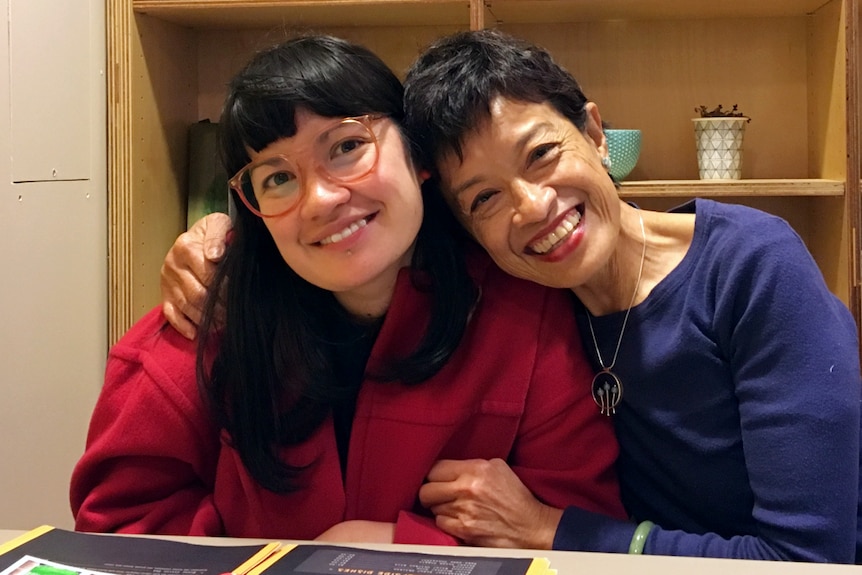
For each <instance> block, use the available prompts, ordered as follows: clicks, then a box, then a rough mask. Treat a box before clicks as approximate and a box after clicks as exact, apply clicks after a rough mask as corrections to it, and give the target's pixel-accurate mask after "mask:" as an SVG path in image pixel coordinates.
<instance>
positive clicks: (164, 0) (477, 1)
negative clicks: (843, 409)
mask: <svg viewBox="0 0 862 575" xmlns="http://www.w3.org/2000/svg"><path fill="white" fill-rule="evenodd" d="M857 2H858V0H828V1H824V0H756V1H751V0H725V1H723V2H702V1H692V0H329V1H323V0H320V1H318V0H293V1H289V0H283V1H278V0H269V1H264V0H220V1H219V0H187V1H179V0H109V2H108V19H109V22H108V42H109V59H110V62H109V68H108V70H109V76H110V78H109V92H110V93H109V154H110V157H109V166H110V210H109V211H110V215H109V217H110V226H111V228H110V229H111V236H110V257H111V269H110V278H111V282H112V285H111V290H110V291H111V294H112V299H111V301H110V314H109V315H110V324H111V325H110V337H111V340H112V341H114V340H116V339H117V338H118V337H119V336H120V335H121V334H122V333H123V332H124V331H125V330H126V329H127V328H128V327H129V326H130V325H131V324H132V323H133V322H134V321H135V320H136V319H137V318H138V317H140V316H141V315H142V314H143V313H144V312H145V311H146V310H147V309H149V308H150V307H152V306H153V305H155V304H156V303H158V301H159V288H158V280H159V269H160V266H161V262H162V259H163V257H164V255H165V253H166V252H167V250H168V249H169V247H170V245H171V244H172V242H173V240H174V238H175V237H176V236H177V234H179V233H180V232H181V231H182V230H183V228H184V225H185V201H186V187H187V186H186V180H187V168H186V165H187V155H188V154H187V150H186V147H187V132H188V128H189V125H191V124H192V123H194V122H196V121H198V120H201V119H205V118H210V119H213V120H215V119H216V118H217V117H218V115H219V108H220V105H221V100H222V98H223V95H224V86H225V85H226V83H227V81H228V79H229V78H230V77H231V75H232V74H233V73H234V72H236V71H237V69H238V68H239V67H240V66H241V65H242V64H243V63H244V62H245V61H246V60H247V59H248V58H249V56H250V55H251V54H252V53H253V52H254V51H255V50H257V49H259V48H263V47H266V46H269V45H271V44H273V43H275V42H277V41H279V40H281V39H283V38H285V37H287V36H289V35H293V34H296V33H300V32H305V31H315V32H327V33H333V34H336V35H339V36H343V37H345V38H348V39H350V40H354V41H357V42H360V43H363V44H365V45H367V46H368V47H369V48H371V49H372V50H374V51H375V52H377V53H378V54H379V55H380V56H381V57H383V59H384V60H386V62H387V63H388V64H389V65H390V66H392V67H393V69H395V70H396V71H397V72H398V73H400V74H403V72H404V71H405V70H406V68H407V66H408V65H409V63H410V62H411V61H412V59H413V58H414V57H415V56H416V55H417V54H418V53H419V51H420V50H421V49H422V47H424V46H425V45H426V44H428V43H429V42H430V41H432V40H433V39H435V38H437V37H439V36H441V35H443V34H446V33H450V32H454V31H456V30H464V29H470V28H480V27H499V28H501V29H503V30H505V31H508V32H511V33H513V34H515V35H518V36H522V37H524V38H527V39H529V40H531V41H534V42H536V43H539V44H541V45H543V46H545V47H546V48H548V49H549V50H550V51H551V52H552V53H553V54H554V55H555V57H556V58H557V59H558V60H559V61H560V62H561V63H562V64H563V65H565V66H566V67H567V68H568V69H569V70H571V71H572V72H573V74H574V75H575V77H576V78H578V80H579V81H580V82H581V84H582V86H583V88H584V91H585V92H586V93H587V95H588V96H589V97H590V98H591V99H592V100H594V101H596V102H597V103H598V104H599V107H600V109H601V111H602V115H603V117H604V119H605V120H607V121H609V122H610V123H611V124H612V125H613V126H614V127H619V128H637V129H640V130H642V133H643V144H642V152H641V157H640V161H639V162H638V166H637V167H636V168H635V170H634V171H633V172H632V174H631V175H630V176H629V181H627V182H626V183H625V184H624V185H623V187H622V192H621V193H622V194H623V195H624V196H625V197H627V198H629V199H631V200H632V201H635V202H636V203H638V204H639V205H643V206H645V207H651V208H666V207H670V206H673V205H676V204H679V203H682V202H683V201H685V200H686V199H688V198H691V197H695V196H700V197H713V198H718V199H723V200H728V201H735V202H741V203H745V204H749V205H753V206H755V207H758V208H761V209H764V210H766V211H770V212H773V213H776V214H778V215H780V216H782V217H784V218H786V219H787V220H788V221H789V222H790V223H791V224H792V225H793V226H794V228H795V229H796V230H797V231H798V233H799V234H800V235H801V236H802V237H803V239H804V240H805V242H806V243H807V245H808V246H809V249H810V250H811V252H812V253H813V255H814V257H815V259H816V261H817V263H818V264H819V266H820V268H821V270H822V271H823V274H824V276H825V277H826V281H827V283H828V284H829V286H830V288H831V289H832V290H833V291H834V292H835V293H836V294H837V295H838V296H839V297H841V298H842V299H843V300H844V301H845V302H846V303H847V304H848V306H849V307H850V308H851V310H852V311H853V313H854V315H855V316H856V318H857V323H859V321H858V320H859V318H860V302H859V285H858V284H859V270H858V263H857V261H858V257H857V254H858V252H859V247H858V238H857V236H858V230H859V224H860V214H859V199H858V198H859V188H860V182H859V179H860V161H862V157H860V152H859V144H858V142H859V141H860V139H862V138H860V135H859V129H860V128H859V127H858V124H859V122H858V119H857V116H858V114H859V92H860V87H859V82H860V80H859V78H858V72H857V66H858V65H859V64H858V63H859V61H860V60H862V55H860V48H859V46H858V44H859V42H858V39H857V34H858V30H859V28H860V27H862V22H860V16H859V13H858V6H857ZM717 104H723V105H725V106H730V105H732V104H738V105H739V107H740V109H741V110H743V111H744V112H745V113H746V114H748V115H749V116H751V118H752V122H751V123H750V124H749V125H748V129H747V132H746V136H745V151H744V160H743V178H744V179H743V180H739V181H735V182H702V181H700V180H698V179H697V161H696V157H695V152H694V135H693V127H692V122H691V118H692V117H694V115H695V113H694V109H695V107H697V106H699V105H706V106H708V107H713V106H715V105H717Z"/></svg>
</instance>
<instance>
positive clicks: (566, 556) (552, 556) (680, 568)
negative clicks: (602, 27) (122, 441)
mask: <svg viewBox="0 0 862 575" xmlns="http://www.w3.org/2000/svg"><path fill="white" fill-rule="evenodd" d="M22 533H24V531H18V530H13V529H0V543H5V542H6V541H9V540H11V539H13V538H15V537H17V536H18V535H20V534H22ZM144 537H153V536H144ZM163 538H164V539H172V540H175V541H187V542H189V543H195V544H200V545H253V544H257V543H266V542H268V541H269V540H266V539H232V538H228V537H175V536H170V537H163ZM285 543H298V544H306V545H307V544H314V542H312V541H285ZM326 544H327V545H333V543H326ZM345 545H349V546H350V547H357V548H362V549H380V550H385V551H410V552H418V553H439V554H446V555H462V556H470V555H474V556H475V555H478V556H486V557H494V556H507V557H547V558H548V560H549V561H550V562H551V567H552V568H553V569H556V570H557V572H558V573H559V575H569V574H577V573H580V574H585V575H586V574H589V575H652V574H656V573H659V574H661V575H728V574H729V573H732V574H733V575H850V574H851V573H852V574H854V575H862V568H860V567H858V566H854V565H822V564H815V563H784V562H774V561H747V560H742V559H705V558H695V557H666V556H659V555H624V554H615V553H584V552H577V551H536V550H524V549H490V548H487V547H437V546H430V545H383V544H372V543H351V544H345Z"/></svg>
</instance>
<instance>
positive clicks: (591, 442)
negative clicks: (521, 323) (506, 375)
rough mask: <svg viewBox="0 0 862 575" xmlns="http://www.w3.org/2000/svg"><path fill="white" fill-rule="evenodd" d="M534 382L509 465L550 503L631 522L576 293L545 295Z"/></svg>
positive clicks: (526, 402) (547, 291) (613, 441)
mask: <svg viewBox="0 0 862 575" xmlns="http://www.w3.org/2000/svg"><path fill="white" fill-rule="evenodd" d="M545 293H546V301H545V306H544V308H543V316H542V322H541V325H540V331H539V334H538V335H539V337H538V342H537V353H536V360H535V365H534V369H533V377H532V382H531V384H530V387H529V391H528V392H527V396H526V399H525V405H524V414H523V418H522V421H521V425H520V428H519V431H518V436H517V438H516V440H515V444H514V447H513V449H512V452H511V454H510V457H509V461H508V463H509V465H510V466H511V468H512V470H513V471H514V472H515V473H516V474H517V475H518V477H519V478H520V479H521V481H522V482H523V483H524V485H526V486H527V487H528V488H529V489H530V490H531V491H532V492H533V494H534V495H535V496H536V497H537V498H538V499H539V500H540V501H542V502H543V503H545V504H547V505H551V506H554V507H558V508H565V507H566V506H569V505H577V506H578V507H581V508H583V509H585V510H588V511H591V512H596V513H599V514H603V515H607V516H610V517H616V518H622V517H625V511H624V510H623V507H622V503H621V502H620V494H619V485H618V482H617V476H616V472H615V470H614V463H615V461H616V458H617V455H618V454H619V449H618V446H617V442H616V439H615V437H614V431H613V426H612V422H611V420H610V418H608V417H606V416H603V415H601V413H600V410H599V407H598V406H597V405H596V404H595V402H594V401H593V398H592V395H591V392H590V384H591V381H592V377H593V376H592V371H591V369H590V366H589V363H588V362H587V359H586V356H585V355H584V354H583V351H582V348H581V340H580V336H579V332H578V329H577V324H576V322H575V319H574V312H573V309H572V302H571V299H570V294H568V293H567V292H563V291H560V290H546V292H545Z"/></svg>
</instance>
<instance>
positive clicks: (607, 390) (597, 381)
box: [593, 369, 623, 416]
mask: <svg viewBox="0 0 862 575" xmlns="http://www.w3.org/2000/svg"><path fill="white" fill-rule="evenodd" d="M622 398H623V384H622V383H621V382H620V378H618V377H617V376H616V375H614V374H613V373H611V371H610V370H608V369H603V370H602V371H600V372H598V373H597V374H596V376H595V377H594V378H593V401H595V402H596V405H598V406H599V408H601V411H602V415H607V416H610V415H612V414H615V413H616V412H617V411H616V409H615V408H616V406H617V405H619V404H620V401H621V400H622Z"/></svg>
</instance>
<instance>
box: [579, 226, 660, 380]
mask: <svg viewBox="0 0 862 575" xmlns="http://www.w3.org/2000/svg"><path fill="white" fill-rule="evenodd" d="M638 218H640V222H641V239H642V240H643V251H642V252H641V265H640V269H638V279H637V281H636V282H635V291H634V292H632V299H631V301H629V307H628V309H627V310H626V315H625V317H623V327H622V329H620V337H619V339H617V348H616V349H615V350H614V357H613V359H611V363H610V365H608V366H605V362H604V361H602V352H601V351H600V350H599V343H598V342H597V341H596V332H595V331H593V322H592V320H591V319H590V316H591V315H592V314H591V313H590V310H587V323H588V324H589V326H590V335H592V336H593V345H594V346H595V348H596V356H598V358H599V365H601V366H602V369H603V370H605V371H610V370H612V369H613V368H614V365H616V363H617V354H618V353H619V352H620V344H621V343H622V341H623V334H624V333H625V332H626V323H627V322H628V321H629V312H630V311H632V306H633V305H634V304H635V298H636V297H637V295H638V288H639V287H640V285H641V275H643V271H644V260H645V259H646V230H644V218H643V216H642V215H640V214H638Z"/></svg>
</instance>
